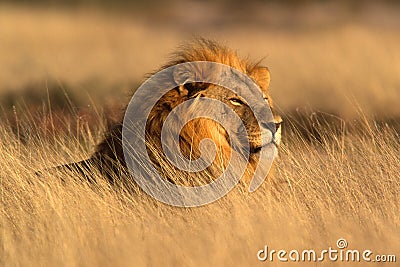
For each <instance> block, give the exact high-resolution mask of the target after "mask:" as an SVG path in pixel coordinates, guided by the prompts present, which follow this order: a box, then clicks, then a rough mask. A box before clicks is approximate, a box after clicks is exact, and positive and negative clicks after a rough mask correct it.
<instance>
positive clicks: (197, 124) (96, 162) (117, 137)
mask: <svg viewBox="0 0 400 267" xmlns="http://www.w3.org/2000/svg"><path fill="white" fill-rule="evenodd" d="M193 61H210V62H217V63H222V64H225V65H229V66H231V67H232V68H235V69H237V70H239V71H241V72H243V73H244V74H246V75H248V76H249V77H250V78H252V79H253V80H254V82H255V83H256V84H257V85H258V86H259V87H260V88H261V90H262V93H263V96H264V98H265V99H266V101H268V104H269V106H270V107H271V109H272V111H273V113H274V110H273V103H272V100H271V98H270V94H269V90H268V86H269V82H270V75H269V71H268V69H267V68H266V67H262V66H260V64H259V62H251V61H249V60H248V59H241V58H240V57H239V56H238V54H237V53H236V51H234V50H232V49H229V48H227V47H225V46H222V45H220V44H218V43H216V42H214V41H210V40H205V39H200V40H196V41H194V42H191V43H188V44H186V45H184V46H182V47H181V49H179V50H178V51H177V52H175V53H174V54H173V57H172V60H171V61H170V62H168V63H167V64H166V65H164V66H163V67H162V68H161V69H165V68H167V67H170V66H173V65H176V64H179V63H185V62H193ZM167 79H173V77H167ZM234 96H235V94H234V93H233V92H231V91H230V90H227V89H225V88H222V87H219V86H216V85H210V84H199V83H197V84H186V85H181V86H179V87H176V88H174V89H173V90H171V91H169V92H168V93H166V94H165V95H164V96H163V97H162V98H161V99H160V100H159V101H158V103H157V105H156V106H154V107H153V109H152V111H151V113H150V116H149V118H148V122H147V128H146V134H147V136H148V138H147V140H146V142H147V144H148V151H147V152H148V153H149V155H150V158H151V160H152V161H153V164H154V166H155V167H156V168H158V170H159V171H160V172H162V173H163V174H165V173H170V174H171V175H168V174H167V175H166V176H167V177H166V179H169V180H170V181H172V182H174V183H179V184H191V185H193V184H203V183H208V182H209V181H210V180H212V179H213V178H216V176H219V175H220V174H221V173H222V172H223V170H224V169H225V168H226V166H227V163H228V162H229V158H230V155H231V147H230V143H229V141H228V140H227V136H226V132H225V130H224V129H223V127H222V126H221V125H219V124H218V123H216V122H214V121H212V120H209V119H203V118H201V119H196V120H193V121H191V122H189V123H188V124H186V126H185V127H184V128H183V130H182V131H181V132H180V146H181V148H180V149H181V150H182V153H183V154H184V155H185V156H186V157H187V158H190V159H196V158H198V157H200V150H199V143H200V141H201V140H202V139H204V138H210V139H212V140H213V141H214V143H215V145H216V152H217V156H216V158H215V160H214V162H213V164H212V166H210V167H209V168H207V170H205V171H204V174H205V175H203V177H208V178H210V179H204V180H202V181H192V180H191V178H192V177H193V176H191V175H188V174H187V173H186V174H184V173H182V172H181V171H180V170H178V169H176V168H174V166H172V165H170V164H168V161H167V160H165V158H164V155H163V152H162V147H161V141H160V136H161V129H162V125H163V123H164V121H165V119H166V118H167V116H168V114H169V113H170V111H171V110H172V109H174V108H175V107H176V106H178V105H179V104H181V103H183V102H184V101H186V100H188V99H191V98H195V97H209V98H214V99H217V100H219V101H222V102H224V103H226V104H228V105H232V104H231V103H229V99H231V97H234ZM235 111H236V112H237V113H238V115H239V116H240V117H241V119H242V120H243V121H244V122H245V124H246V123H247V124H246V129H247V131H248V132H249V136H250V137H251V139H250V145H251V146H254V147H257V146H259V145H260V144H259V143H260V140H259V139H260V129H259V127H258V124H257V121H256V120H255V118H254V116H252V115H249V112H247V110H243V108H242V110H241V109H237V110H235ZM188 112H190V111H188ZM274 117H275V120H276V122H277V128H278V127H279V125H280V122H281V119H280V117H279V116H277V115H276V114H274ZM121 136H122V122H120V123H117V124H116V125H114V127H112V128H111V129H109V130H108V132H107V133H106V134H105V138H104V140H103V141H102V142H101V143H100V144H98V145H97V147H96V151H95V152H94V153H93V155H92V156H91V157H90V158H89V159H87V160H84V161H81V162H78V163H72V164H68V165H64V167H67V168H69V169H77V170H79V171H80V172H83V171H85V172H86V170H89V169H90V168H89V167H88V166H89V165H90V166H96V167H97V168H99V170H100V171H101V172H102V173H104V175H105V176H106V177H107V178H108V179H109V180H110V182H113V183H114V182H115V179H116V178H117V177H119V176H120V174H121V172H124V171H125V168H126V164H125V160H124V154H123V149H122V142H121ZM257 163H258V156H257V153H252V154H251V155H250V162H249V163H248V167H247V170H246V173H247V174H248V175H249V176H251V173H252V172H253V171H254V167H255V166H256V164H257ZM168 176H169V177H168ZM177 177H179V178H180V179H177Z"/></svg>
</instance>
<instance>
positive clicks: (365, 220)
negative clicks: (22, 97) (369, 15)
mask: <svg viewBox="0 0 400 267" xmlns="http://www.w3.org/2000/svg"><path fill="white" fill-rule="evenodd" d="M358 129H359V131H354V132H352V133H351V134H345V131H343V134H341V133H340V132H339V133H338V132H334V131H332V132H330V131H324V129H322V128H320V129H318V132H319V133H320V136H321V138H320V141H319V142H317V143H314V144H312V143H310V142H309V141H307V140H305V139H304V138H303V137H302V135H300V134H299V132H298V131H296V130H293V131H290V132H287V133H286V140H285V141H284V143H283V145H282V146H281V150H280V157H279V159H278V160H277V162H276V169H275V174H274V177H273V179H270V180H268V181H266V182H265V183H264V184H263V186H262V187H261V189H259V190H258V191H256V192H255V193H248V192H247V188H244V187H243V185H238V186H237V187H235V189H234V190H232V191H231V192H230V193H229V194H228V195H226V196H225V197H223V198H222V199H220V200H218V201H217V202H215V203H212V204H209V205H206V206H203V207H198V208H192V209H186V208H174V207H171V206H167V205H164V204H161V203H159V202H157V201H155V200H153V199H152V198H150V197H148V196H147V195H146V194H144V193H142V192H141V191H137V192H135V193H129V192H127V191H125V190H123V189H118V188H114V187H111V186H110V185H109V184H107V183H106V182H105V181H104V179H102V178H101V177H100V174H99V172H98V171H96V169H94V168H93V174H92V175H93V177H95V178H97V180H98V183H96V184H89V183H87V182H85V181H82V180H79V179H78V178H77V177H78V174H77V173H73V172H55V173H54V172H52V173H48V174H45V173H44V174H43V175H42V176H36V175H34V171H35V170H38V169H44V168H47V167H49V166H52V165H56V164H60V163H63V162H68V161H72V160H78V159H81V158H85V157H87V156H88V155H89V153H90V147H91V146H93V145H94V144H95V143H96V142H97V140H96V138H99V135H97V137H96V134H95V138H89V134H88V132H87V131H84V130H82V131H81V132H80V136H79V137H80V140H87V141H86V142H87V143H88V144H87V145H86V146H82V145H81V142H80V141H78V140H77V139H74V138H72V137H70V138H68V135H65V136H60V135H57V136H54V138H53V141H54V142H48V140H42V139H41V137H40V135H39V136H34V137H32V139H31V140H30V143H29V144H26V145H21V144H20V142H19V141H18V140H17V138H16V136H15V133H14V132H12V131H11V130H10V129H9V127H8V126H7V125H4V124H3V125H1V128H0V138H1V139H0V149H1V152H2V153H1V155H0V162H1V166H2V168H1V170H0V179H1V180H0V190H1V191H0V192H1V197H0V211H1V215H0V216H1V217H0V222H1V224H0V232H1V235H0V240H1V243H2V249H1V250H0V253H1V254H0V259H1V261H2V262H1V264H2V265H5V266H6V265H12V266H14V265H17V266H19V265H20V266H26V265H29V266H31V265H35V266H36V265H37V266H54V265H61V266H76V265H85V266H87V265H89V266H94V265H113V266H114V265H117V266H132V265H134V266H149V265H150V266H159V265H163V266H176V265H181V264H184V265H186V266H199V265H214V266H254V265H255V264H257V262H258V260H257V251H258V250H260V249H262V248H263V247H264V245H268V246H269V248H271V249H276V250H278V249H286V250H288V251H289V250H291V249H298V250H301V249H327V248H328V247H329V246H331V247H334V248H335V244H336V240H337V239H338V238H345V239H346V240H347V241H348V243H349V248H351V249H360V250H363V249H370V250H372V251H373V252H374V253H375V254H397V255H399V252H400V251H399V247H400V243H399V238H398V237H399V236H398V232H399V227H400V217H399V214H400V213H399V211H400V210H399V208H400V207H399V202H398V199H399V193H400V169H399V163H400V141H399V140H400V139H399V135H398V133H397V132H395V131H394V130H393V129H391V128H389V127H383V128H382V127H379V128H378V126H375V125H374V124H373V123H371V124H369V123H365V124H363V125H362V126H359V127H358ZM101 130H102V129H98V131H97V133H100V132H101ZM332 133H333V134H332ZM63 144H67V145H63ZM275 263H276V262H275ZM303 264H304V263H302V265H303ZM336 264H339V265H340V264H341V263H340V262H339V263H336ZM328 265H329V264H328ZM372 265H373V264H371V266H372ZM335 266H336V265H335ZM343 266H345V263H343Z"/></svg>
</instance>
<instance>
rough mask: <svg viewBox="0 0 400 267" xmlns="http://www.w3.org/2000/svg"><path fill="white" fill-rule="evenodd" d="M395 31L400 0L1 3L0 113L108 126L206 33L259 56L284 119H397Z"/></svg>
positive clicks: (399, 88) (13, 119)
mask: <svg viewBox="0 0 400 267" xmlns="http://www.w3.org/2000/svg"><path fill="white" fill-rule="evenodd" d="M399 32H400V4H398V2H397V1H356V0H353V1H329V0H325V1H322V0H320V1H312V0H301V1H294V0H292V1H290V0H287V1H278V0H277V1H261V0H260V1H224V0H220V1H200V0H198V1H195V0H189V1H184V0H172V1H161V0H150V1H144V0H136V1H128V0H118V1H107V0H73V1H61V0H60V1H59V0H42V1H39V0H36V1H24V0H10V1H4V0H2V1H0V107H1V115H0V116H2V118H4V119H6V120H8V121H9V122H10V123H11V124H15V123H18V120H22V119H21V118H22V117H27V116H28V115H27V113H28V114H29V117H30V118H31V119H32V118H33V119H34V120H39V121H41V120H43V119H44V118H46V117H48V116H51V114H53V118H52V119H53V120H54V118H55V117H60V118H62V119H60V122H59V124H60V127H62V126H64V125H65V123H64V119H65V117H70V118H71V121H75V120H76V118H79V119H81V120H83V121H91V120H94V119H93V118H95V117H96V116H98V114H105V117H106V120H113V119H115V118H113V116H114V115H115V114H116V113H118V112H116V110H119V109H120V108H121V107H123V106H124V105H125V104H126V103H127V102H128V101H129V95H130V94H131V93H132V92H134V90H135V89H136V88H137V87H138V86H139V85H140V83H141V82H142V81H143V79H144V77H145V75H146V74H147V73H150V72H152V71H155V70H157V69H158V68H159V67H160V66H161V65H162V64H163V63H165V61H167V60H168V58H169V56H170V53H171V52H172V51H174V50H175V49H176V47H177V46H179V45H180V44H182V43H183V42H185V41H186V40H191V39H192V38H193V37H196V36H203V37H206V38H212V39H215V40H218V41H220V42H221V43H223V44H226V45H228V46H230V47H232V48H235V49H237V50H238V52H239V54H240V55H242V56H244V57H246V56H249V57H250V58H253V59H255V60H258V59H261V58H263V65H266V66H268V67H269V69H270V70H271V75H272V81H271V92H272V95H273V97H274V99H275V103H276V106H277V108H278V109H279V110H280V112H281V113H284V114H295V113H296V114H299V113H302V114H305V113H307V112H308V113H310V114H311V113H312V112H320V113H322V114H332V115H334V116H338V117H340V118H343V119H344V120H354V119H356V118H358V117H360V114H363V115H365V116H366V117H368V118H374V119H377V120H380V121H384V122H388V123H391V122H396V121H400V119H398V118H400V105H399V104H398V102H399V99H400V49H399V47H400V34H399ZM27 111H28V112H27ZM308 113H307V114H308ZM53 123H54V122H53ZM38 125H41V124H38ZM43 127H45V126H43Z"/></svg>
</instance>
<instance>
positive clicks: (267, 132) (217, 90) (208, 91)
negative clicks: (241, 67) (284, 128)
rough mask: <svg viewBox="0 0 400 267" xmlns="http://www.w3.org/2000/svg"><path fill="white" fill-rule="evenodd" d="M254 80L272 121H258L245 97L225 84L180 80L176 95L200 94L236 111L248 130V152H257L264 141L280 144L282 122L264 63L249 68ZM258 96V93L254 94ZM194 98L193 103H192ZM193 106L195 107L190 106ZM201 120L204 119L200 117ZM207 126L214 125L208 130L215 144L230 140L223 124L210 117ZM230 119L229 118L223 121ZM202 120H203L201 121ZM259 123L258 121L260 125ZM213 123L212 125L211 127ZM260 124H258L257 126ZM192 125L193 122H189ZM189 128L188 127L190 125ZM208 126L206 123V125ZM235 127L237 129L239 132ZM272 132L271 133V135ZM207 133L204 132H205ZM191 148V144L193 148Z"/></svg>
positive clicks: (189, 95)
mask: <svg viewBox="0 0 400 267" xmlns="http://www.w3.org/2000/svg"><path fill="white" fill-rule="evenodd" d="M247 74H248V75H249V76H250V77H251V78H252V79H253V81H254V82H255V83H256V84H257V85H258V86H259V88H260V90H261V91H262V97H263V99H262V101H264V102H265V109H268V108H270V109H271V111H272V113H273V116H274V123H260V122H259V121H257V119H256V117H255V116H254V114H253V111H252V110H251V108H250V107H249V105H248V103H247V102H246V100H245V99H244V98H242V97H241V96H239V95H237V94H236V93H234V92H233V91H231V90H229V89H226V88H224V87H221V86H218V85H214V84H205V83H189V84H183V85H181V86H180V88H179V89H178V92H179V95H180V97H181V98H183V99H186V100H188V99H199V98H203V97H204V98H211V99H215V100H218V101H220V102H222V103H224V104H226V105H227V106H229V107H230V109H231V110H233V111H234V112H236V114H237V115H238V116H239V117H240V118H241V119H242V121H243V124H244V126H245V128H246V131H247V133H244V134H246V135H247V137H248V141H249V145H250V153H257V152H259V151H260V149H261V147H262V146H264V145H267V144H269V143H271V142H272V143H274V144H275V145H276V146H278V145H279V143H280V139H281V135H280V132H281V128H280V126H281V123H282V119H281V117H280V116H279V115H277V114H276V113H275V111H274V109H273V103H272V99H271V97H270V95H269V90H268V87H269V81H270V74H269V71H268V69H267V68H265V67H257V68H255V69H253V70H252V72H250V73H247ZM257 97H259V96H257ZM195 103H196V102H194V104H193V105H194V106H195ZM193 109H196V107H193ZM200 120H204V119H200ZM207 121H208V124H209V125H210V127H208V128H212V129H213V131H212V132H213V134H209V135H210V136H209V137H211V139H213V141H217V140H218V142H216V143H217V144H220V143H223V142H222V141H221V140H224V141H225V142H226V143H229V137H228V135H227V133H226V131H225V130H224V128H223V127H222V126H221V125H219V124H218V123H215V122H213V121H211V120H207ZM226 123H229V122H226ZM203 124H204V123H203ZM203 124H202V123H198V127H200V125H201V127H204V125H203ZM260 124H261V125H260ZM211 125H212V127H211ZM260 126H261V127H260ZM191 127H192V128H193V127H195V126H194V125H192V126H191ZM189 128H190V127H189ZM206 128H207V127H206ZM192 131H193V134H197V135H199V134H201V133H204V132H205V131H204V128H202V129H200V128H199V129H192ZM238 131H239V129H237V131H236V132H238ZM271 133H273V134H274V135H273V136H272V138H271ZM206 135H207V134H206ZM187 137H189V138H190V139H191V140H193V137H192V136H187ZM195 139H196V138H195ZM192 149H193V148H192Z"/></svg>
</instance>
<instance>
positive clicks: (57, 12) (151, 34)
mask: <svg viewBox="0 0 400 267" xmlns="http://www.w3.org/2000/svg"><path fill="white" fill-rule="evenodd" d="M179 3H180V4H182V3H181V2H179V1H174V2H172V4H171V6H169V7H168V9H163V8H162V7H159V8H156V9H154V11H152V12H154V13H151V12H150V11H149V10H153V9H149V7H147V6H145V7H143V6H141V7H140V8H141V9H140V10H145V11H143V12H139V11H137V10H136V11H135V9H134V8H132V10H133V11H132V13H133V15H132V14H131V12H129V11H127V10H123V11H121V10H120V9H118V8H117V9H112V10H108V12H105V10H106V9H104V8H92V7H90V6H83V7H79V8H76V7H74V8H71V7H69V8H65V7H64V8H60V7H52V8H44V7H43V6H35V7H26V6H23V5H18V6H16V5H10V4H1V5H0V63H1V64H0V103H1V107H2V114H1V117H2V121H1V122H0V150H1V154H0V162H1V164H0V166H1V168H0V243H1V246H0V265H1V266H32V265H34V266H57V265H64V266H81V265H84V266H97V265H100V266H114V265H116V266H160V265H162V266H164V265H165V266H180V265H183V266H254V265H256V264H261V265H268V266H271V265H275V264H277V261H276V259H275V263H272V264H271V263H268V262H264V263H260V262H259V261H258V260H257V251H258V250H260V249H262V248H263V247H264V246H265V245H268V247H269V248H270V249H276V250H279V249H285V250H287V251H290V250H291V249H297V250H302V249H315V250H322V249H328V247H333V248H336V241H337V240H338V239H339V238H345V239H346V240H347V241H348V244H349V248H350V249H359V250H364V249H370V250H372V251H373V252H374V254H395V255H396V256H397V262H398V261H399V257H400V250H399V248H400V235H399V232H400V216H399V214H400V206H399V197H400V187H399V185H400V168H399V166H400V139H399V137H400V136H399V129H400V127H399V121H400V119H399V118H400V107H399V105H398V100H399V99H400V75H399V73H400V50H399V49H398V46H399V43H400V36H399V35H398V29H399V28H400V19H399V18H400V16H399V7H398V6H396V5H394V6H392V5H374V4H373V3H369V4H368V5H366V6H363V7H362V8H361V6H359V5H354V6H353V5H350V6H344V5H341V4H336V5H335V4H332V3H330V2H326V3H325V4H321V3H318V4H308V5H305V6H303V5H300V6H297V5H295V6H291V5H289V6H281V5H277V4H270V5H261V4H260V5H259V6H256V7H251V6H250V7H246V9H243V7H242V8H241V9H240V10H241V11H242V13H240V12H238V11H237V12H236V13H235V12H230V13H228V14H227V13H226V12H224V10H225V9H224V6H223V2H221V3H220V4H215V5H213V4H211V3H210V2H208V3H206V4H200V3H199V2H189V3H186V4H185V5H183V6H179ZM187 10H196V11H198V12H184V11H187ZM238 10H239V9H238ZM149 14H151V16H150V15H149ZM189 14H190V15H189ZM246 14H251V15H246ZM193 33H195V34H198V35H203V36H206V37H214V38H216V39H218V40H223V41H225V42H226V43H227V44H228V45H229V46H231V47H235V48H237V49H238V50H239V51H240V54H242V55H250V56H251V57H252V58H257V57H263V56H265V59H264V61H263V62H264V63H265V65H267V66H269V68H270V70H271V73H272V83H271V90H272V95H273V96H274V99H275V102H276V106H277V108H278V110H279V111H280V113H282V114H285V116H284V119H285V124H284V125H283V127H284V130H285V131H284V140H283V145H282V147H281V151H280V157H279V159H278V160H277V165H276V169H275V175H274V176H275V177H274V179H273V180H268V181H266V182H265V183H264V184H263V186H262V188H261V189H259V190H258V191H256V192H255V193H251V194H250V193H247V192H246V190H245V189H243V188H241V187H237V188H235V189H234V190H233V191H232V192H230V193H229V194H228V195H227V196H225V197H224V198H222V199H220V200H219V201H217V202H215V203H212V204H210V205H207V206H204V207H198V208H191V209H185V208H173V207H170V206H166V205H163V204H160V203H158V202H156V201H154V200H152V199H151V198H149V197H148V196H147V195H145V194H143V193H138V194H136V195H134V196H133V195H132V194H130V193H127V192H125V191H124V190H122V189H120V190H119V189H118V190H116V189H114V188H111V187H110V186H109V185H107V184H106V183H105V182H101V179H100V182H99V183H98V184H96V185H89V184H87V183H85V182H81V181H78V180H77V179H76V174H74V173H55V174H54V173H53V174H47V175H44V176H43V177H41V178H38V177H37V176H35V175H34V172H35V171H36V170H42V169H44V168H46V167H49V166H55V165H58V164H60V163H66V162H71V161H76V160H80V159H83V158H86V157H87V156H88V155H90V153H91V152H92V151H93V148H94V146H95V144H96V143H97V142H98V141H99V140H100V139H101V136H102V133H103V131H104V130H105V129H106V127H107V124H108V122H109V121H111V120H113V119H116V117H117V115H115V114H119V109H120V108H121V106H123V105H124V104H125V103H126V102H127V101H128V97H127V95H129V93H130V92H132V90H134V89H135V88H136V87H137V85H138V84H140V82H141V81H143V77H144V75H145V74H146V73H148V72H151V71H153V70H155V69H157V68H158V67H159V66H160V65H161V64H162V63H163V62H165V60H166V59H167V58H168V53H169V52H170V51H172V50H173V49H174V48H175V47H176V46H177V45H179V43H180V42H181V41H182V40H185V39H188V38H191V37H192V35H193ZM93 176H95V177H98V176H99V174H98V173H96V172H94V174H93ZM61 178H62V179H63V180H64V181H63V182H62V181H61ZM98 178H100V177H98ZM304 264H305V263H304V262H303V263H299V264H298V265H299V266H300V265H301V266H303V265H304ZM313 264H314V263H311V265H313ZM330 264H332V265H335V266H336V265H342V266H354V263H342V262H336V263H330V262H328V261H326V262H325V265H330ZM365 264H366V263H363V264H359V265H360V266H364V265H365ZM374 264H375V265H377V266H379V265H382V263H368V265H371V266H373V265H374ZM396 264H398V263H391V264H389V263H388V264H387V265H390V266H396Z"/></svg>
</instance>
